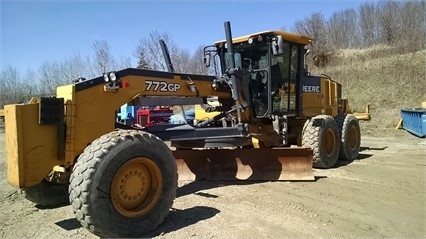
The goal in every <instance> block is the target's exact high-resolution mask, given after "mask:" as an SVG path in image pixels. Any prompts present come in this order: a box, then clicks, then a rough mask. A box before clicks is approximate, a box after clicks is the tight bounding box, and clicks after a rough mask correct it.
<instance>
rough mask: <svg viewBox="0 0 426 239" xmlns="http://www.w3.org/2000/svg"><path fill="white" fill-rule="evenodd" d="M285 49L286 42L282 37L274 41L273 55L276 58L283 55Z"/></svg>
mask: <svg viewBox="0 0 426 239" xmlns="http://www.w3.org/2000/svg"><path fill="white" fill-rule="evenodd" d="M283 49H284V40H283V37H282V36H277V37H276V38H274V39H273V40H272V54H274V56H277V55H280V54H283V51H284V50H283Z"/></svg>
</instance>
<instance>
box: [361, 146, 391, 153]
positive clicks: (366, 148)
mask: <svg viewBox="0 0 426 239" xmlns="http://www.w3.org/2000/svg"><path fill="white" fill-rule="evenodd" d="M387 148H388V146H385V147H381V148H377V147H361V148H360V149H359V151H360V152H362V151H366V150H385V149H387Z"/></svg>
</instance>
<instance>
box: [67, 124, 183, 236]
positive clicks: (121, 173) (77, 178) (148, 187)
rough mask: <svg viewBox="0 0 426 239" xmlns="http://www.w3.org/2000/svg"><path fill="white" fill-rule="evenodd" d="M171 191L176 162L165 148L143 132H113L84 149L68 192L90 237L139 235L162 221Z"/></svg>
mask: <svg viewBox="0 0 426 239" xmlns="http://www.w3.org/2000/svg"><path fill="white" fill-rule="evenodd" d="M176 189H177V168H176V162H175V160H174V157H173V155H172V153H171V151H170V150H169V148H168V147H167V145H166V144H164V143H163V142H162V141H161V140H160V139H159V138H157V137H156V136H154V135H151V134H148V133H144V132H139V131H135V130H128V131H124V130H119V131H114V132H111V133H109V134H106V135H103V136H102V137H100V138H99V139H97V140H95V141H94V142H93V143H92V144H91V145H89V146H88V147H87V148H86V149H85V151H84V153H83V154H82V155H81V156H80V157H79V159H78V161H77V163H76V165H75V167H74V170H73V172H72V175H71V179H70V188H69V193H70V202H71V205H72V208H73V210H74V213H75V215H76V218H77V219H78V220H79V221H80V223H81V224H82V225H83V226H84V227H85V228H87V229H88V230H90V231H92V232H93V233H94V234H96V235H98V236H101V237H140V236H143V235H144V234H146V233H148V232H149V231H151V230H153V229H155V228H156V227H157V226H158V225H159V224H160V223H162V222H163V220H164V218H165V217H166V215H167V214H168V212H169V209H170V207H171V206H172V204H173V200H174V198H175V196H176Z"/></svg>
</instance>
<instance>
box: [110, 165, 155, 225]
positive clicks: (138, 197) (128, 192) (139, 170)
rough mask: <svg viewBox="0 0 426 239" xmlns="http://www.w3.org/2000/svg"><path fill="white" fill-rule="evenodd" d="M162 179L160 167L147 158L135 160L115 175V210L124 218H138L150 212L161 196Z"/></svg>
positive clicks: (112, 191)
mask: <svg viewBox="0 0 426 239" xmlns="http://www.w3.org/2000/svg"><path fill="white" fill-rule="evenodd" d="M161 188H162V178H161V172H160V169H159V168H158V166H157V165H156V164H155V163H154V162H153V161H151V160H150V159H147V158H134V159H131V160H129V161H127V162H126V163H125V164H123V165H122V166H121V167H120V168H119V170H118V171H117V173H116V174H115V176H114V178H113V181H112V186H111V197H112V200H111V201H112V203H113V205H114V207H115V209H116V210H117V211H118V212H119V213H120V214H121V215H123V216H126V217H137V216H141V215H143V214H145V213H146V212H148V211H149V210H150V209H151V208H152V207H153V206H155V204H156V203H157V201H158V199H159V196H160V194H161Z"/></svg>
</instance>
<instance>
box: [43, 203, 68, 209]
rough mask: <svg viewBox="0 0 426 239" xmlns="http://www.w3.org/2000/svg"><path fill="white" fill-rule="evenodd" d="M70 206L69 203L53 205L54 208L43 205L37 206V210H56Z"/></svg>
mask: <svg viewBox="0 0 426 239" xmlns="http://www.w3.org/2000/svg"><path fill="white" fill-rule="evenodd" d="M69 205H70V204H69V203H61V204H58V205H52V206H43V205H38V204H36V205H35V207H36V208H37V209H40V210H46V209H56V208H60V207H66V206H69Z"/></svg>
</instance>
